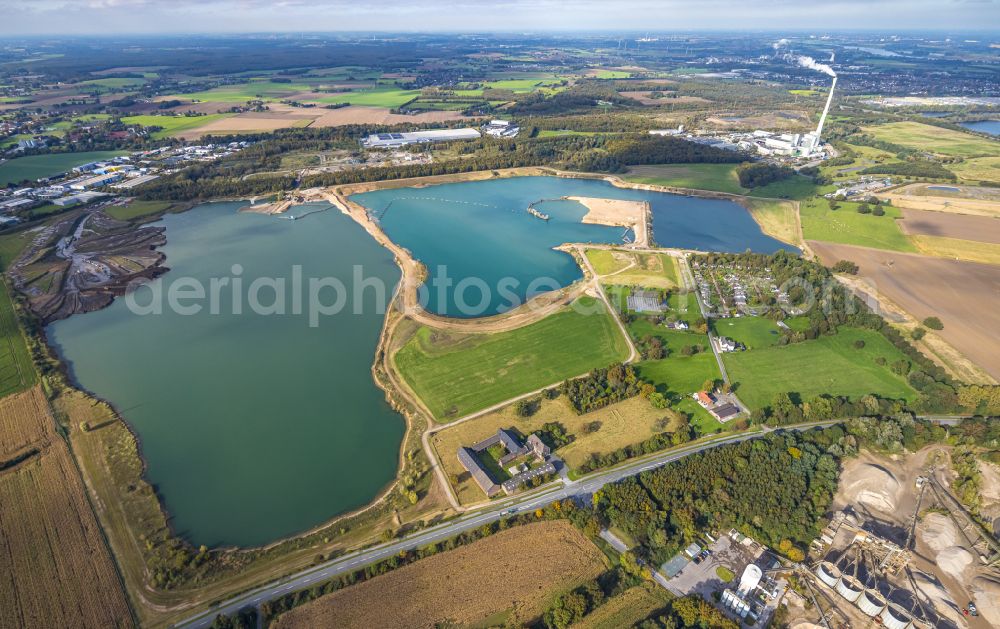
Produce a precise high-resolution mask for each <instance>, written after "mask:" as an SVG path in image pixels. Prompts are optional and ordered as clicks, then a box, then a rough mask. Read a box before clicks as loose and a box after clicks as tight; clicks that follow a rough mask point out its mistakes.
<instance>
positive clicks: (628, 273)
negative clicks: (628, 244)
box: [587, 250, 680, 288]
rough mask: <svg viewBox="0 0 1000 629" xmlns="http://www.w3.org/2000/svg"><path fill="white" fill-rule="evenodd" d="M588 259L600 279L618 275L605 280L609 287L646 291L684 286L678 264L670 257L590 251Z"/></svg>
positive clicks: (651, 254) (662, 254)
mask: <svg viewBox="0 0 1000 629" xmlns="http://www.w3.org/2000/svg"><path fill="white" fill-rule="evenodd" d="M592 254H596V255H592ZM587 258H588V259H589V260H590V262H591V264H593V265H594V271H596V272H597V274H598V275H607V274H609V273H614V275H611V276H609V277H607V278H603V279H602V281H603V282H604V283H606V284H618V285H627V286H643V287H645V288H676V287H677V286H679V285H680V279H679V277H678V276H679V271H678V270H677V260H676V259H675V258H674V257H673V256H671V255H669V254H665V253H631V252H626V251H615V252H610V251H607V250H588V251H587ZM595 260H596V263H595ZM629 264H631V265H632V266H628V265H629ZM598 265H600V266H598ZM626 267H627V268H626Z"/></svg>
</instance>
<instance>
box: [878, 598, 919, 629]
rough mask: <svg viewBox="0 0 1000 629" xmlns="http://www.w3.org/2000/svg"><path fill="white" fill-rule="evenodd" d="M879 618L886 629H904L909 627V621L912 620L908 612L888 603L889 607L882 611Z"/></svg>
mask: <svg viewBox="0 0 1000 629" xmlns="http://www.w3.org/2000/svg"><path fill="white" fill-rule="evenodd" d="M881 617H882V624H883V625H885V626H886V627H887V628H888V629H906V628H907V627H909V626H910V621H911V620H913V618H912V617H911V616H910V612H908V611H906V610H905V609H903V608H902V607H900V606H899V605H897V604H895V603H889V605H888V606H887V607H886V608H885V609H883V610H882V614H881Z"/></svg>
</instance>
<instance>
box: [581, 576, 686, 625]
mask: <svg viewBox="0 0 1000 629" xmlns="http://www.w3.org/2000/svg"><path fill="white" fill-rule="evenodd" d="M671 598H673V597H672V596H671V595H670V594H669V593H668V592H667V591H666V590H664V589H663V588H662V587H660V586H659V585H656V584H654V583H643V584H642V585H637V586H635V587H631V588H629V589H627V590H625V591H624V592H622V593H621V594H619V595H617V596H614V597H612V598H610V599H608V600H607V601H605V603H604V604H603V605H601V606H600V607H598V608H597V609H596V610H594V611H593V612H592V613H590V614H588V615H587V616H585V617H584V619H583V621H581V622H579V623H577V624H575V625H573V629H619V628H620V627H632V626H634V625H635V624H636V623H638V622H640V621H642V620H644V619H646V618H647V617H649V616H652V615H653V614H654V613H655V612H656V611H657V610H659V609H662V608H663V607H665V606H666V604H667V603H669V602H670V599H671Z"/></svg>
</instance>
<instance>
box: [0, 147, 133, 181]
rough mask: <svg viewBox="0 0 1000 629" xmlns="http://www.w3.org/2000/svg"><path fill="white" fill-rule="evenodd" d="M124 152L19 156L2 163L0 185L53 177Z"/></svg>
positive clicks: (0, 166) (0, 165)
mask: <svg viewBox="0 0 1000 629" xmlns="http://www.w3.org/2000/svg"><path fill="white" fill-rule="evenodd" d="M124 154H125V153H124V152H122V151H89V152H85V153H49V154H47V155H29V156H28V157H18V158H16V159H12V160H10V161H7V162H4V163H3V164H0V186H6V185H9V184H12V183H18V182H21V181H24V180H26V179H27V180H29V181H34V180H35V179H41V178H43V177H52V176H54V175H59V174H61V173H64V172H66V171H68V170H72V169H73V167H75V166H80V165H82V164H86V163H88V162H99V161H101V160H105V159H110V158H112V157H117V156H118V155H124Z"/></svg>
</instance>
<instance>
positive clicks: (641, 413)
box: [431, 396, 677, 504]
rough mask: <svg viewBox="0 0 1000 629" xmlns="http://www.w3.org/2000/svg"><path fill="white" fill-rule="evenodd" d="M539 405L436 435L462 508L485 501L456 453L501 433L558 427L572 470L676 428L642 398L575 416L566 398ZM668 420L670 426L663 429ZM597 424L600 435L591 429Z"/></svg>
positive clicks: (561, 452)
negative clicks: (566, 438)
mask: <svg viewBox="0 0 1000 629" xmlns="http://www.w3.org/2000/svg"><path fill="white" fill-rule="evenodd" d="M540 403H541V406H540V407H539V408H538V410H537V411H536V412H535V414H533V415H532V416H531V417H519V416H518V415H517V413H516V412H515V411H514V407H513V405H509V406H505V407H504V408H502V409H500V410H497V411H494V412H492V413H487V414H485V415H483V416H482V417H477V418H476V419H473V420H469V421H466V422H462V423H459V424H455V425H454V426H449V427H448V428H445V429H444V430H440V431H438V432H436V433H434V436H433V437H431V443H432V444H433V446H434V451H435V452H437V455H438V459H439V460H440V461H441V465H442V467H444V469H445V472H446V473H447V475H448V477H449V478H453V477H458V478H459V482H458V484H457V486H454V487H453V488H454V490H455V494H456V496H458V500H459V502H461V503H462V504H471V503H475V502H482V501H483V500H484V499H485V495H484V494H483V491H482V490H481V489H480V488H479V485H477V484H476V483H475V481H473V480H472V478H471V477H469V475H468V474H467V473H465V469H464V468H463V467H462V466H461V465H460V464H459V462H458V449H459V447H461V446H468V445H471V444H473V443H476V442H478V441H482V440H483V439H485V438H486V437H489V436H490V435H493V434H496V431H497V430H498V429H500V428H508V429H510V428H513V429H515V430H517V431H518V432H520V433H522V434H524V435H530V434H531V433H532V432H534V431H536V430H539V429H540V428H541V427H542V425H543V424H545V423H548V422H558V423H560V424H562V425H563V426H564V427H565V428H566V432H567V433H568V434H570V435H572V436H573V442H572V443H570V444H568V445H565V446H563V447H561V448H559V449H558V450H556V454H558V455H559V457H560V458H562V460H563V461H565V462H566V465H568V466H569V467H570V469H576V468H578V467H579V466H580V465H582V464H583V463H584V462H586V461H587V460H588V459H589V458H590V455H591V454H595V453H596V454H606V453H608V452H613V451H615V450H617V449H619V448H623V447H625V446H628V445H631V444H634V443H639V442H641V441H644V440H646V439H648V438H649V437H652V436H653V435H654V434H656V433H658V432H663V431H664V430H671V429H673V428H676V425H677V424H676V418H675V417H674V416H673V415H672V414H671V413H670V412H668V411H664V410H661V409H655V408H653V407H652V406H651V405H650V404H649V402H648V401H647V400H645V399H643V398H641V397H633V398H629V399H627V400H624V401H622V402H617V403H615V404H610V405H608V406H605V407H604V408H601V409H598V410H596V411H592V412H590V413H586V414H584V415H577V414H576V411H574V410H573V408H572V407H571V406H570V405H569V403H568V402H567V400H566V398H565V396H560V397H558V398H556V399H554V400H544V399H543V400H541V402H540ZM664 418H667V419H668V420H669V421H668V422H666V423H665V424H664V423H663V422H662V420H663V419H664ZM595 422H598V423H599V424H600V427H599V428H598V429H597V430H596V431H592V430H588V426H590V425H592V424H594V423H595Z"/></svg>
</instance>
